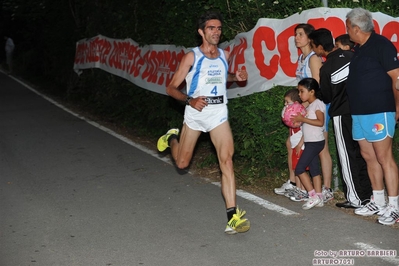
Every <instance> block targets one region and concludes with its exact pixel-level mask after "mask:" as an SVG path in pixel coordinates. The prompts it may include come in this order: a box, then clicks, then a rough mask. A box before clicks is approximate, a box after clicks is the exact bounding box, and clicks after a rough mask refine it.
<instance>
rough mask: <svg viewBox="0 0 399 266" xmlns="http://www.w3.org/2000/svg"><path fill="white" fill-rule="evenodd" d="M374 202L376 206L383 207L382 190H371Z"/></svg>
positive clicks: (383, 195) (383, 197)
mask: <svg viewBox="0 0 399 266" xmlns="http://www.w3.org/2000/svg"><path fill="white" fill-rule="evenodd" d="M373 196H374V202H375V203H376V204H377V205H380V206H385V194H384V190H373Z"/></svg>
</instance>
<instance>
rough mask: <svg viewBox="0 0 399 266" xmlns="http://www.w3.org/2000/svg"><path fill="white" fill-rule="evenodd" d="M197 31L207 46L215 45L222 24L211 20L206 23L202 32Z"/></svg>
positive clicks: (218, 38)
mask: <svg viewBox="0 0 399 266" xmlns="http://www.w3.org/2000/svg"><path fill="white" fill-rule="evenodd" d="M198 31H199V33H200V34H201V36H202V37H203V39H204V40H205V41H207V42H208V43H209V44H213V45H217V44H218V43H219V40H220V35H221V34H222V23H221V22H220V21H219V20H217V19H211V20H208V21H207V22H206V24H205V29H204V30H198Z"/></svg>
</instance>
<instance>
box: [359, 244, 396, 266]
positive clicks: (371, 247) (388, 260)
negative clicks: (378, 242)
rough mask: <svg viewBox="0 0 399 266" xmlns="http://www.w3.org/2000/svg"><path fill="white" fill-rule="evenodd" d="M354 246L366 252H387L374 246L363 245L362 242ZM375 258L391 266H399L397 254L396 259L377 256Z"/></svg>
mask: <svg viewBox="0 0 399 266" xmlns="http://www.w3.org/2000/svg"><path fill="white" fill-rule="evenodd" d="M354 245H355V246H356V247H357V248H360V249H362V250H365V251H386V250H384V249H382V248H379V247H377V246H373V245H370V244H366V243H362V242H357V243H354ZM394 251H395V253H397V252H396V250H394ZM374 258H379V259H382V260H383V261H385V262H387V263H389V264H392V265H399V258H398V257H397V254H396V257H388V256H376V257H374Z"/></svg>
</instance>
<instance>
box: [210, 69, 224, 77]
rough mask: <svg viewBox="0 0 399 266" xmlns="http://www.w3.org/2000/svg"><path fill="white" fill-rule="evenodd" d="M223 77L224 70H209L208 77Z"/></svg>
mask: <svg viewBox="0 0 399 266" xmlns="http://www.w3.org/2000/svg"><path fill="white" fill-rule="evenodd" d="M221 75H222V70H220V69H216V70H208V76H210V77H214V76H221Z"/></svg>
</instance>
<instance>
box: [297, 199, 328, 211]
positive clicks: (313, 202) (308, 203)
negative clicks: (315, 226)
mask: <svg viewBox="0 0 399 266" xmlns="http://www.w3.org/2000/svg"><path fill="white" fill-rule="evenodd" d="M320 202H323V201H322V200H321V199H320V198H319V196H317V195H316V196H314V197H309V199H308V201H306V203H305V204H303V205H302V209H304V210H309V209H311V208H313V207H314V206H317V205H319V204H320Z"/></svg>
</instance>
